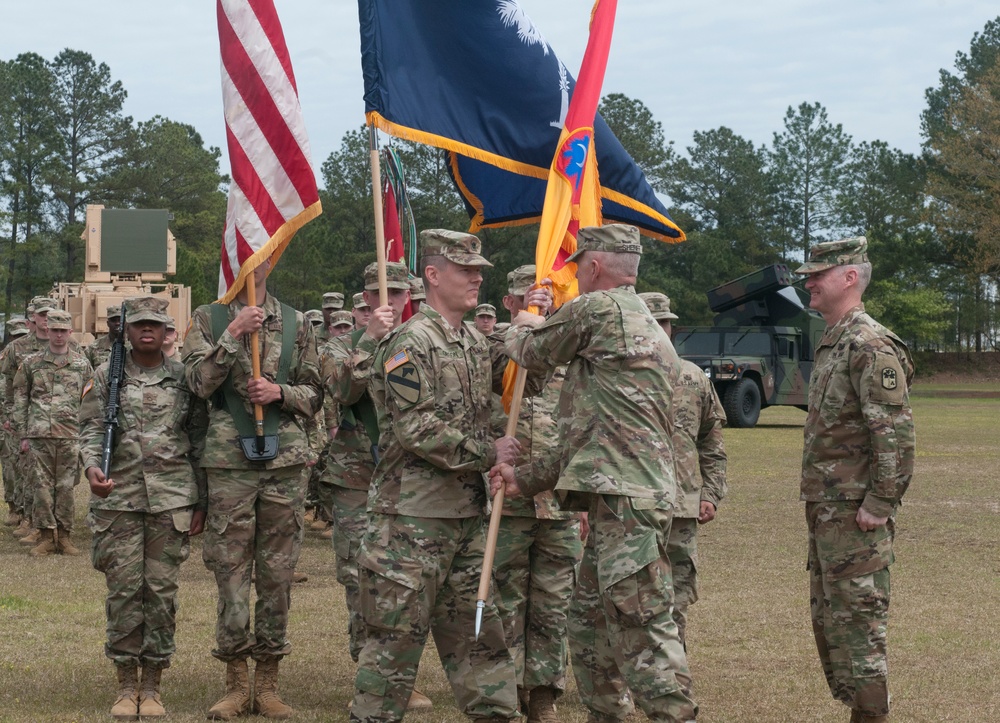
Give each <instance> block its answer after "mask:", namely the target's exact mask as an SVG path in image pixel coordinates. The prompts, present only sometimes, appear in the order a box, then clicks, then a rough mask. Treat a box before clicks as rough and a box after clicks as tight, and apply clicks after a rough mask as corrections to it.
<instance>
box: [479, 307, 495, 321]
mask: <svg viewBox="0 0 1000 723" xmlns="http://www.w3.org/2000/svg"><path fill="white" fill-rule="evenodd" d="M476 316H492V317H493V318H494V319H496V318H497V307H495V306H493V304H480V305H479V306H477V307H476Z"/></svg>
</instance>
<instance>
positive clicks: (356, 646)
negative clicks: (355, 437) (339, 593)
mask: <svg viewBox="0 0 1000 723" xmlns="http://www.w3.org/2000/svg"><path fill="white" fill-rule="evenodd" d="M324 486H326V485H324ZM330 490H331V491H332V495H331V497H332V500H333V507H332V509H333V540H332V542H333V553H334V559H335V561H336V562H335V564H336V572H337V582H339V583H340V584H341V585H343V586H344V599H345V601H346V603H347V634H348V637H349V639H350V652H351V660H353V661H354V662H355V663H356V662H358V657H359V656H360V655H361V650H362V648H364V647H365V621H364V618H363V617H362V615H361V602H360V600H359V595H360V589H359V587H358V550H359V549H361V538H363V537H364V535H365V529H366V528H367V527H368V511H367V509H366V507H367V505H368V493H367V492H366V491H365V490H352V489H348V488H347V487H337V486H333V485H330Z"/></svg>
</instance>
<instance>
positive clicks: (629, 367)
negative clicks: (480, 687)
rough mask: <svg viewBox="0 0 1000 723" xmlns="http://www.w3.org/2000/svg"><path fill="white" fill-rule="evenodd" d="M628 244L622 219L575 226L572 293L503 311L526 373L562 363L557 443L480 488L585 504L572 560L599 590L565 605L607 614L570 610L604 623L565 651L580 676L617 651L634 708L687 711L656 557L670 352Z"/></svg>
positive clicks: (669, 428) (633, 235) (683, 714)
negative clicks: (549, 306) (638, 283)
mask: <svg viewBox="0 0 1000 723" xmlns="http://www.w3.org/2000/svg"><path fill="white" fill-rule="evenodd" d="M641 254H642V246H641V245H640V242H639V230H638V229H637V228H636V227H634V226H627V225H619V224H615V225H609V226H603V227H587V228H582V229H580V232H579V235H578V236H577V251H576V253H575V254H573V255H572V256H571V257H570V259H569V260H570V261H575V262H576V265H577V271H576V277H577V281H578V283H579V286H580V296H578V297H577V298H575V299H573V300H572V301H570V302H569V303H566V304H564V305H563V306H562V307H561V308H560V309H559V310H558V311H556V312H555V313H554V314H552V315H551V316H550V317H549V318H548V319H547V320H543V319H542V318H541V317H538V316H535V315H533V314H527V313H523V312H522V313H520V314H518V315H517V316H516V317H515V318H514V326H513V327H512V328H511V329H510V330H509V331H508V332H507V336H506V348H507V351H508V353H509V354H510V356H511V358H512V359H513V360H514V361H516V362H517V363H518V364H520V365H521V366H522V367H524V368H525V369H527V370H528V371H535V372H546V371H549V370H550V369H551V368H552V366H553V365H554V364H568V365H569V367H568V369H567V372H566V380H565V382H564V383H563V388H562V393H561V395H560V412H561V415H562V418H561V419H560V423H559V432H560V439H559V449H560V452H561V454H551V455H545V456H543V457H541V458H534V459H532V460H531V462H530V463H527V462H522V463H521V464H519V465H518V466H517V467H516V468H515V467H513V466H511V465H507V464H498V465H496V466H495V467H494V468H493V469H492V470H491V489H492V491H494V492H496V491H497V490H499V488H500V486H501V485H505V486H506V491H507V494H508V495H510V496H511V497H517V496H520V495H522V494H525V495H534V494H537V493H538V492H541V491H543V490H546V489H553V488H554V489H555V490H556V494H557V495H558V496H560V497H561V498H565V499H566V500H567V501H569V500H571V499H575V500H579V501H581V502H584V501H585V502H586V503H587V505H588V522H589V525H590V536H592V537H593V538H594V542H593V546H592V547H589V546H588V548H587V549H586V550H585V552H584V558H583V563H582V566H583V567H584V568H586V567H587V566H593V568H594V569H595V570H596V574H597V577H598V579H600V581H601V586H600V588H601V589H600V593H599V598H597V597H592V598H591V599H589V600H581V599H579V598H577V599H576V600H575V601H574V606H576V605H579V606H580V607H581V608H590V609H593V608H594V607H599V609H602V610H605V611H608V612H607V614H606V615H599V614H593V613H592V612H590V613H587V612H586V611H585V610H584V611H582V614H589V615H591V616H592V619H596V621H597V624H598V625H599V626H602V628H604V627H606V630H605V629H601V628H598V629H597V630H595V631H593V632H591V634H590V638H589V640H580V639H576V640H574V639H573V638H572V637H571V640H570V646H571V648H572V649H573V655H574V670H575V668H576V665H575V664H576V662H577V661H581V662H583V667H584V668H586V669H587V671H588V672H591V673H592V671H593V670H594V669H595V668H594V667H592V666H595V665H596V666H598V668H599V669H607V668H608V667H610V666H613V665H614V664H615V660H617V661H618V662H619V667H620V669H621V672H622V674H623V675H624V678H625V681H626V682H627V684H628V686H629V688H630V689H631V690H632V693H633V694H634V696H635V700H636V702H637V703H638V704H639V706H640V707H641V708H642V709H643V711H644V712H645V713H646V715H647V716H649V717H650V718H651V719H652V720H657V721H689V720H693V719H694V718H695V717H696V715H697V710H698V709H697V706H696V705H695V703H694V701H693V700H692V699H691V675H690V673H689V671H688V667H687V658H686V655H685V653H684V647H683V645H682V644H681V642H680V638H679V637H678V634H677V625H676V623H675V622H674V619H673V616H672V614H671V609H672V607H673V587H672V584H671V577H670V563H669V562H668V560H667V543H668V539H669V535H670V522H671V509H672V506H673V503H674V499H675V497H676V491H677V483H676V473H675V471H674V453H673V440H672V437H673V427H674V424H673V411H672V410H673V404H672V402H673V389H674V387H675V386H676V384H677V379H678V377H679V374H680V359H679V358H678V356H677V353H676V352H675V351H674V348H673V345H672V344H671V343H670V340H669V339H668V338H667V337H666V335H665V334H664V333H663V331H662V330H661V329H660V328H659V326H658V325H657V323H656V320H655V319H653V317H652V316H651V315H650V313H649V310H648V309H647V308H646V306H645V304H643V303H642V300H641V299H639V297H638V296H637V295H636V293H635V290H634V288H633V287H634V284H635V279H636V275H637V273H638V268H639V258H640V255H641ZM626 562H627V564H624V563H626ZM637 596H638V599H641V600H642V601H643V602H642V605H641V606H640V607H641V608H642V609H641V610H636V607H635V604H636V603H635V601H636V599H637ZM575 616H576V612H575V611H574V610H571V617H575ZM581 643H583V645H581ZM584 647H586V650H585V649H584ZM588 657H589V658H591V662H590V663H589V664H588V663H587V658H588ZM584 683H586V681H584ZM591 683H592V685H591V688H590V690H587V689H586V685H584V686H581V700H583V702H584V704H585V705H586V706H587V707H588V709H589V710H590V713H591V716H592V717H593V718H595V719H598V720H608V719H620V718H623V717H624V715H623V712H624V711H622V706H621V703H620V700H619V699H620V698H621V693H622V692H621V691H620V690H617V691H616V690H613V689H609V688H608V687H607V681H605V680H600V679H594V680H592V681H591Z"/></svg>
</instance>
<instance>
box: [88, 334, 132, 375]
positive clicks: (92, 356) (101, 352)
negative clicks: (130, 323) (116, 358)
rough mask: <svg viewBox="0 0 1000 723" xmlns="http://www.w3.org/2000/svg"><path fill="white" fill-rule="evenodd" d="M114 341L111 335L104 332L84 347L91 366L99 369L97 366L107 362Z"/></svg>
mask: <svg viewBox="0 0 1000 723" xmlns="http://www.w3.org/2000/svg"><path fill="white" fill-rule="evenodd" d="M123 333H124V330H123ZM114 343H115V342H114V340H113V339H112V338H111V337H109V336H108V335H107V334H104V335H102V336H101V337H100V338H98V339H95V340H94V341H93V343H92V344H91V345H90V346H88V347H87V348H86V349H84V351H83V353H84V354H86V356H87V361H89V362H90V366H92V367H93V368H94V369H97V367H99V366H101V364H103V363H104V362H106V361H107V360H108V357H110V356H111V347H112V345H113V344H114Z"/></svg>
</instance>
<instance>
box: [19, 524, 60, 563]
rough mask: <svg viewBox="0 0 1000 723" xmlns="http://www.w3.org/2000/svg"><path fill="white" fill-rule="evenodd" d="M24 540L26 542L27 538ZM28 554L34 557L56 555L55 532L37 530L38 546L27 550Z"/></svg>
mask: <svg viewBox="0 0 1000 723" xmlns="http://www.w3.org/2000/svg"><path fill="white" fill-rule="evenodd" d="M24 539H25V540H27V539H28V538H27V537H25V538H24ZM23 541H24V540H22V542H23ZM28 554H29V555H32V556H34V557H44V556H45V555H54V554H56V531H55V530H39V533H38V544H37V545H35V546H34V547H32V548H31V549H30V550H28Z"/></svg>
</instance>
